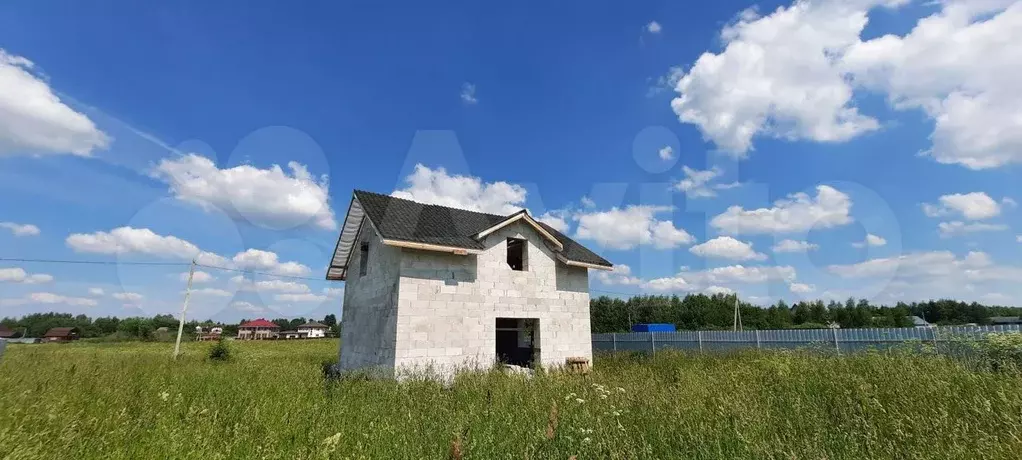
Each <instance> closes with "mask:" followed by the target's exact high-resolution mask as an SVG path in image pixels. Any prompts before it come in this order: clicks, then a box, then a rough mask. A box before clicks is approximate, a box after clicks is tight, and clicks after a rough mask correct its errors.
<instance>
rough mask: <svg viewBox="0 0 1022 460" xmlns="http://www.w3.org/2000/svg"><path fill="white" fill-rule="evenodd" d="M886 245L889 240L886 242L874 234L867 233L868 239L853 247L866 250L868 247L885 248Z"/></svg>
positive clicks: (853, 244)
mask: <svg viewBox="0 0 1022 460" xmlns="http://www.w3.org/2000/svg"><path fill="white" fill-rule="evenodd" d="M886 244H887V240H885V239H884V238H882V237H879V236H876V235H874V234H872V233H867V234H866V239H865V240H864V241H861V242H858V243H852V246H854V247H857V248H865V247H867V246H868V247H875V248H878V247H880V246H884V245H886Z"/></svg>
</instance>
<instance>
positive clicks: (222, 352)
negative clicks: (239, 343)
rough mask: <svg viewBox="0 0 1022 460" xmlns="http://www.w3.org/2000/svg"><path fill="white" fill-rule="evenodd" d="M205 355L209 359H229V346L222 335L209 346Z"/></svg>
mask: <svg viewBox="0 0 1022 460" xmlns="http://www.w3.org/2000/svg"><path fill="white" fill-rule="evenodd" d="M207 357H208V358H209V359H210V361H230V360H231V347H229V346H228V345H227V342H225V341H224V339H223V337H221V338H220V340H217V341H216V343H215V344H213V346H212V347H210V348H209V353H208V354H207Z"/></svg>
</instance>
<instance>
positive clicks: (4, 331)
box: [0, 324, 22, 339]
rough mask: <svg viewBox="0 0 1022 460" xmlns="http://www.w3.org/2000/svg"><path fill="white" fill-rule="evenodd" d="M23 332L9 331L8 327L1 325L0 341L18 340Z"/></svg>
mask: <svg viewBox="0 0 1022 460" xmlns="http://www.w3.org/2000/svg"><path fill="white" fill-rule="evenodd" d="M21 335H22V334H21V332H18V331H15V330H12V329H9V328H8V327H7V326H4V325H3V324H0V339H16V338H19V337H21Z"/></svg>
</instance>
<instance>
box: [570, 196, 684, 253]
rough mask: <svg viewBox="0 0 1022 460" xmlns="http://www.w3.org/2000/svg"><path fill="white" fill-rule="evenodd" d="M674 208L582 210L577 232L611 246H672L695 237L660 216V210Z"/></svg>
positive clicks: (629, 247) (643, 207)
mask: <svg viewBox="0 0 1022 460" xmlns="http://www.w3.org/2000/svg"><path fill="white" fill-rule="evenodd" d="M671 209H672V208H670V207H669V206H647V205H631V206H628V207H626V208H624V209H619V208H617V207H614V208H611V209H610V210H607V211H592V212H582V213H579V214H577V215H576V217H577V219H578V229H576V230H575V236H576V237H578V238H582V239H587V240H593V241H596V242H597V243H599V244H601V245H603V246H605V247H607V248H610V249H632V248H634V247H636V246H639V245H652V246H654V247H656V248H658V249H671V248H676V247H678V246H681V245H686V244H691V243H693V242H694V241H695V238H693V237H692V235H689V234H688V232H686V231H685V230H683V229H680V228H677V227H675V226H674V224H673V223H672V222H671V221H669V220H657V219H656V215H657V214H660V213H664V212H669V211H671Z"/></svg>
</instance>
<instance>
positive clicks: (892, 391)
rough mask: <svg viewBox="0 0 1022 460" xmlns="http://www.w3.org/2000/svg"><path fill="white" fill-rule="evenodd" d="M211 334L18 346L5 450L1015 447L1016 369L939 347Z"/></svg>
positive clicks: (806, 455) (676, 455)
mask: <svg viewBox="0 0 1022 460" xmlns="http://www.w3.org/2000/svg"><path fill="white" fill-rule="evenodd" d="M209 346H210V345H208V344H194V343H192V344H188V346H187V353H186V354H185V355H184V356H183V359H181V360H180V361H178V362H173V361H171V360H170V359H169V353H170V351H171V345H168V344H137V343H136V344H72V345H36V346H25V345H12V346H10V347H9V349H8V353H7V355H6V356H5V357H4V358H3V360H2V361H0V458H6V459H20V458H44V457H46V458H56V457H70V458H204V459H209V458H387V459H390V458H427V459H431V458H485V459H490V458H514V459H522V458H541V459H547V458H553V459H568V458H569V457H571V456H573V455H575V456H577V458H578V459H587V458H664V459H682V458H705V459H710V458H713V459H716V458H749V459H753V458H755V459H762V458H784V459H823V458H826V459H866V458H962V459H965V458H968V459H975V458H985V459H996V458H1006V459H1007V458H1013V459H1017V458H1022V439H1020V434H1022V384H1020V380H1019V379H1018V378H1017V377H1012V376H1009V375H1005V374H997V373H988V372H974V371H970V370H968V369H966V368H964V367H961V366H959V365H957V364H955V363H954V362H952V361H949V360H945V359H942V358H939V357H933V356H909V355H902V354H860V355H854V356H846V357H836V356H826V355H822V354H817V355H812V354H803V353H779V354H757V353H743V354H735V355H727V356H696V355H679V354H669V353H658V355H657V356H656V357H655V358H652V359H647V358H641V357H627V356H614V357H601V358H598V359H597V361H596V366H597V370H596V372H595V373H594V374H593V375H592V376H591V377H589V378H586V379H583V378H581V377H578V376H572V375H563V374H551V375H544V376H538V377H536V378H533V379H531V380H525V379H523V378H521V377H517V376H505V375H501V374H498V373H485V374H475V375H466V376H463V377H460V378H459V379H458V380H457V381H456V383H455V384H454V385H453V386H451V387H449V388H444V387H443V386H440V385H437V384H434V383H430V382H406V383H403V384H396V383H394V382H386V381H344V382H339V383H331V384H327V383H325V382H324V380H323V378H322V374H321V363H322V362H323V361H325V360H330V359H333V358H334V357H335V356H334V355H335V353H336V347H337V342H336V341H307V342H279V343H271V342H263V343H239V344H233V350H234V359H233V360H232V361H231V362H228V363H213V362H208V361H206V360H205V351H206V350H207V349H208V347H209ZM452 451H456V452H452Z"/></svg>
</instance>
